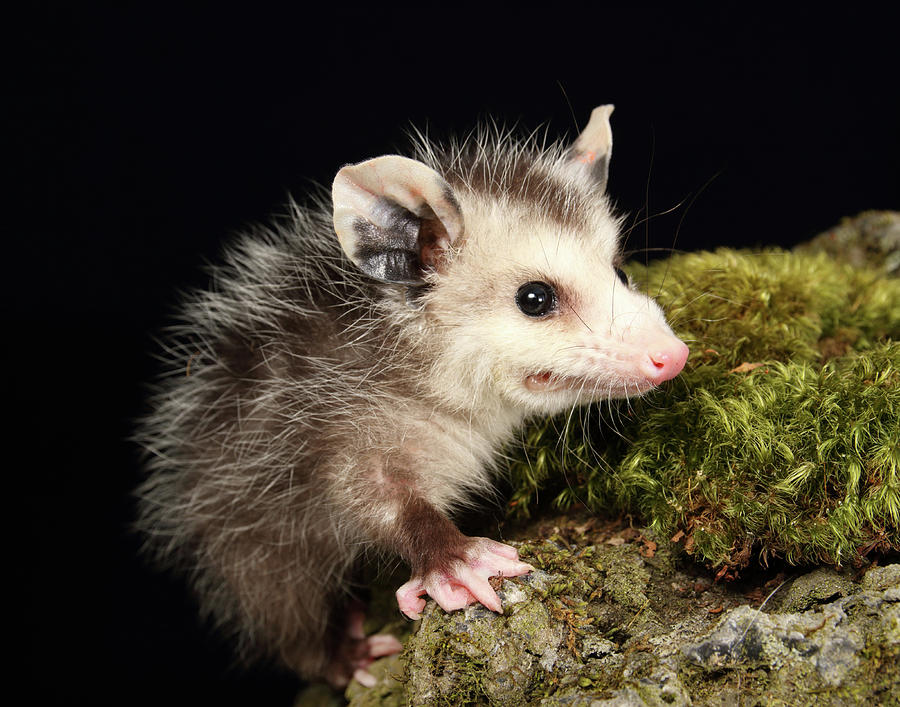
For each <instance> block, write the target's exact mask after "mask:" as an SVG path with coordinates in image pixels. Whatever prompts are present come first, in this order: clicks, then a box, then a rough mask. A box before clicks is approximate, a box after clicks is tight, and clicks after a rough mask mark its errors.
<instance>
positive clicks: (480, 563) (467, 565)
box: [397, 538, 534, 619]
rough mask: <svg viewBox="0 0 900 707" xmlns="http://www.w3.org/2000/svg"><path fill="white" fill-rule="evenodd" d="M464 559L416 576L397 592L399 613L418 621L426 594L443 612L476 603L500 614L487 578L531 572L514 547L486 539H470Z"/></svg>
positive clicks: (496, 597) (501, 610)
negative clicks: (423, 597)
mask: <svg viewBox="0 0 900 707" xmlns="http://www.w3.org/2000/svg"><path fill="white" fill-rule="evenodd" d="M470 540H471V544H470V545H468V546H467V548H466V550H465V552H464V553H463V556H462V557H460V558H458V559H456V560H453V561H452V562H451V563H450V564H449V566H448V567H447V568H445V569H442V570H429V571H427V572H425V574H424V575H416V576H413V577H412V578H410V580H409V581H408V582H407V583H406V584H404V585H403V586H402V587H400V588H399V589H398V590H397V604H398V605H399V606H400V611H402V612H403V613H404V614H406V615H407V616H408V617H409V618H411V619H418V618H419V617H420V616H421V613H422V609H424V608H425V600H424V599H421V598H420V597H421V596H422V595H423V594H428V596H430V597H431V598H432V599H434V600H435V601H436V602H437V603H438V605H439V606H440V607H441V608H442V609H443V610H444V611H454V610H455V609H461V608H463V607H464V606H467V605H469V604H474V603H475V602H476V601H479V602H481V603H482V604H483V605H484V606H485V607H486V608H488V609H490V610H491V611H496V612H497V613H501V614H502V613H503V606H502V605H501V604H500V597H498V596H497V592H495V591H494V588H493V587H492V586H491V585H490V583H489V582H488V579H489V578H490V577H518V576H519V575H522V574H527V573H528V572H531V570H533V569H534V567H532V566H531V565H529V564H528V563H526V562H521V561H520V560H519V552H518V550H516V549H515V548H514V547H510V546H509V545H504V544H503V543H498V542H495V541H494V540H489V539H487V538H470Z"/></svg>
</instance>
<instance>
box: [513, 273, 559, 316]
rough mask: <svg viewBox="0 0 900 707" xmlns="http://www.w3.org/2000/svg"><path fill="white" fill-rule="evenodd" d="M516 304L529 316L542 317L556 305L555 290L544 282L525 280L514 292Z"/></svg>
mask: <svg viewBox="0 0 900 707" xmlns="http://www.w3.org/2000/svg"><path fill="white" fill-rule="evenodd" d="M516 305H517V306H518V307H519V309H521V310H522V313H523V314H527V315H528V316H529V317H543V316H544V315H545V314H548V313H549V312H550V311H551V310H552V309H553V308H554V307H555V306H556V292H555V291H554V289H553V287H552V286H551V285H548V284H547V283H546V282H526V283H525V284H524V285H522V286H521V287H520V288H519V291H518V292H516Z"/></svg>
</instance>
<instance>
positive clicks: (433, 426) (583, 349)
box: [139, 106, 687, 685]
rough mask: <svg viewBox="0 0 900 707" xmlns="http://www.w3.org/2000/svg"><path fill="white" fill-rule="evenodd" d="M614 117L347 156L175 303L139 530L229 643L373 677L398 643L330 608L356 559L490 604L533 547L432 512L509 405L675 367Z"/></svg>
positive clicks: (679, 347)
mask: <svg viewBox="0 0 900 707" xmlns="http://www.w3.org/2000/svg"><path fill="white" fill-rule="evenodd" d="M611 112H612V106H601V107H599V108H597V109H595V110H594V112H593V114H592V116H591V120H590V122H589V124H588V126H587V127H586V129H585V130H584V132H583V133H582V134H581V135H580V136H579V137H578V139H577V140H576V142H575V143H574V144H573V145H572V146H570V147H566V146H562V145H552V146H550V147H541V146H538V145H537V144H536V143H534V142H530V141H525V142H516V141H514V140H512V139H511V138H510V137H509V136H508V135H502V134H499V133H493V134H491V133H489V132H488V131H485V132H484V133H482V134H480V135H479V136H477V137H473V138H470V139H469V140H467V141H464V142H462V143H455V144H452V145H451V146H449V147H441V148H439V147H435V146H433V145H430V144H428V143H427V142H423V144H421V145H420V146H419V148H418V152H417V154H416V159H409V158H406V157H400V156H396V155H389V156H384V157H379V158H376V159H373V160H369V161H367V162H362V163H360V164H357V165H352V166H348V167H345V168H343V169H341V170H340V172H338V174H337V177H336V178H335V180H334V185H333V191H332V204H330V205H327V206H326V205H325V204H324V203H323V204H322V206H321V208H319V209H311V210H307V209H302V208H299V207H296V206H295V207H293V209H292V215H291V217H290V219H289V220H288V221H287V222H286V223H282V224H279V225H277V226H275V227H273V228H270V229H260V230H259V231H257V232H255V233H252V234H250V235H248V236H246V237H245V238H244V239H243V240H241V241H240V242H239V243H237V244H236V246H234V247H233V248H232V249H231V250H230V251H229V252H228V254H227V257H226V263H225V265H223V266H221V267H219V268H217V269H216V270H215V272H214V276H215V285H214V288H213V289H212V291H210V292H206V293H200V294H196V295H194V296H193V297H192V298H191V299H190V301H189V302H188V304H187V305H186V307H185V309H184V317H183V324H182V325H180V326H179V327H178V328H177V330H176V331H175V332H173V336H172V341H173V343H172V344H171V348H170V352H171V354H172V356H171V358H172V361H173V365H172V373H171V374H170V375H169V376H168V377H167V378H166V379H165V381H164V383H163V385H162V386H161V389H160V391H159V393H158V394H157V396H156V397H155V398H154V403H153V412H152V413H151V414H150V415H149V416H148V417H147V418H146V420H145V421H144V423H143V426H142V429H141V431H140V433H139V438H140V440H141V442H142V443H143V445H144V446H145V447H146V448H147V449H148V450H149V452H150V462H149V467H150V473H149V476H148V478H147V481H146V482H145V483H144V485H143V486H142V488H141V493H140V495H141V499H142V501H141V518H140V526H141V528H142V529H143V530H144V532H145V533H146V534H147V536H148V538H149V539H150V542H149V545H150V547H151V549H152V550H153V552H154V554H155V557H156V558H157V559H158V561H159V562H160V563H161V564H163V565H166V566H172V567H176V568H178V569H180V570H182V571H186V572H187V573H188V575H189V577H190V578H191V580H192V583H193V586H194V588H195V589H196V592H197V595H198V597H199V601H200V605H201V608H202V610H203V611H204V612H205V613H206V614H207V615H208V616H209V617H211V618H213V619H214V620H215V621H216V622H217V623H218V624H220V625H222V626H223V627H226V628H227V629H229V630H231V631H233V632H234V635H235V636H237V637H238V638H239V643H240V646H239V647H240V649H241V652H242V653H243V654H244V655H245V656H246V657H253V656H254V655H263V656H270V657H271V656H274V657H277V658H279V659H280V660H281V661H283V662H284V664H286V665H287V666H289V667H290V668H292V669H293V670H295V671H297V672H298V673H299V674H300V675H302V676H304V677H307V678H326V679H328V680H329V681H330V682H332V683H333V684H335V685H340V684H342V683H345V682H346V681H347V680H348V679H349V677H350V676H351V675H352V674H353V673H354V671H356V674H357V675H358V676H359V677H361V678H362V679H364V680H365V679H366V677H367V676H366V673H365V672H364V671H363V672H360V669H364V667H365V665H367V663H368V662H370V661H371V659H372V658H373V657H375V656H377V655H379V654H383V653H389V652H392V651H395V650H397V649H398V648H399V644H397V643H396V641H395V640H393V639H390V638H383V637H382V638H375V639H372V638H370V639H366V638H364V637H363V634H362V631H361V627H360V613H359V609H358V608H354V609H352V610H348V609H347V607H348V605H349V600H348V595H349V589H348V588H349V587H350V585H351V580H352V576H353V572H354V568H355V567H356V566H357V565H358V563H359V561H360V560H361V559H362V557H363V556H364V555H367V554H370V553H379V554H381V553H384V554H387V555H390V556H399V557H401V558H402V559H403V560H405V561H406V562H407V563H408V564H409V565H410V567H411V569H412V576H411V578H410V580H409V582H407V583H406V584H404V585H403V586H402V587H400V589H399V590H398V591H397V600H398V604H399V607H400V609H401V611H403V613H404V614H406V615H407V616H409V617H411V618H417V617H418V616H419V613H420V612H421V610H422V608H423V607H424V604H425V601H424V599H423V598H422V596H423V595H424V594H428V595H429V596H430V597H432V598H433V599H435V601H437V603H438V604H439V605H440V606H441V607H442V608H443V609H445V610H447V611H452V610H454V609H458V608H461V607H463V606H465V605H467V604H470V603H473V602H475V601H479V602H481V603H482V604H483V605H484V606H486V607H487V608H489V609H492V610H494V611H501V610H502V608H501V604H500V600H499V598H498V597H497V594H496V593H495V591H494V590H493V589H492V588H491V586H490V584H489V583H488V578H489V577H490V576H492V575H504V576H516V575H521V574H524V573H526V572H528V571H529V570H530V569H531V568H530V566H529V565H527V564H525V563H524V562H521V561H520V560H519V558H518V555H517V553H516V550H515V549H513V548H511V547H509V546H507V545H503V544H501V543H497V542H494V541H492V540H488V539H485V538H469V537H466V536H464V535H463V534H462V533H460V532H459V530H457V528H456V527H455V526H454V525H453V523H452V522H451V521H450V520H449V519H448V514H449V513H450V512H451V511H452V510H453V509H454V508H455V507H458V506H460V505H461V504H464V503H466V502H467V500H468V499H469V498H470V497H471V496H473V495H474V494H477V493H478V492H481V493H484V492H486V491H488V490H489V489H490V483H489V471H490V469H491V467H492V463H493V459H494V455H495V453H496V450H497V449H498V448H499V447H500V446H501V445H502V444H503V443H505V442H506V441H507V440H509V439H510V437H511V435H512V433H513V431H514V430H515V429H516V428H517V426H519V425H520V424H521V423H522V422H523V420H524V419H525V418H526V417H527V416H529V415H534V414H548V413H555V412H559V411H561V410H564V409H567V408H569V407H571V406H573V405H577V404H581V403H586V402H589V401H591V400H597V399H605V398H621V397H627V396H633V395H640V394H642V393H644V392H646V391H647V390H650V389H651V388H653V387H655V386H657V385H658V384H660V383H661V382H663V381H665V380H668V379H670V378H672V377H674V376H676V375H677V374H678V373H679V372H680V370H681V369H682V367H683V365H684V362H685V359H686V357H687V347H686V346H685V345H684V344H683V343H682V342H681V341H679V340H678V339H677V338H675V337H674V336H673V335H672V332H671V330H670V329H669V327H668V326H667V324H666V322H665V319H664V317H663V315H662V313H661V311H660V309H659V307H658V306H657V305H656V304H655V303H653V302H652V301H651V300H650V299H648V298H647V297H645V296H644V295H642V294H640V293H638V292H637V291H635V290H634V289H632V288H631V287H630V286H629V284H628V281H627V278H625V277H624V275H623V274H622V272H621V271H620V270H619V269H618V268H617V264H618V259H619V251H618V227H619V221H618V219H617V218H615V217H614V216H613V215H612V213H611V209H610V206H609V203H608V199H607V198H606V196H605V187H606V175H607V168H608V164H609V157H610V154H611V148H612V134H611V131H610V128H609V116H610V114H611Z"/></svg>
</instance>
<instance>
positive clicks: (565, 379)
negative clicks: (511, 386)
mask: <svg viewBox="0 0 900 707" xmlns="http://www.w3.org/2000/svg"><path fill="white" fill-rule="evenodd" d="M525 387H526V388H527V389H528V390H530V391H532V392H533V393H549V392H551V391H554V390H585V391H592V390H594V388H596V387H597V381H592V380H591V379H589V378H582V377H580V376H558V375H555V374H553V373H550V372H549V371H544V372H542V373H532V374H531V375H529V376H526V377H525Z"/></svg>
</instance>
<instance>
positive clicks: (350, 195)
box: [331, 155, 463, 285]
mask: <svg viewBox="0 0 900 707" xmlns="http://www.w3.org/2000/svg"><path fill="white" fill-rule="evenodd" d="M331 193H332V198H333V200H334V230H335V232H336V233H337V236H338V239H339V240H340V242H341V247H342V248H343V249H344V252H345V253H346V254H347V257H348V258H350V260H352V261H353V262H354V263H356V265H357V266H359V268H360V270H362V271H363V272H364V273H366V274H367V275H369V276H371V277H374V278H376V279H378V280H382V281H383V282H395V283H402V284H407V285H415V284H418V283H421V282H422V278H423V277H424V276H425V274H426V273H427V272H429V271H430V270H440V269H441V266H442V264H443V262H444V258H445V256H446V254H447V253H448V251H449V248H450V246H451V245H452V244H453V243H454V242H456V241H457V240H458V239H459V237H460V236H461V235H462V232H463V218H462V213H461V212H460V209H459V204H458V203H457V201H456V197H455V196H454V194H453V190H452V189H451V188H450V185H449V184H447V182H446V181H444V179H443V178H442V177H441V176H440V175H439V174H438V173H437V172H435V171H434V170H433V169H431V168H430V167H426V166H425V165H424V164H422V163H421V162H417V161H416V160H411V159H409V158H407V157H400V156H398V155H386V156H384V157H376V158H375V159H373V160H368V161H367V162H360V163H359V164H355V165H349V166H347V167H344V168H343V169H342V170H341V171H340V172H338V173H337V176H336V177H335V178H334V185H333V186H332V192H331Z"/></svg>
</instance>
